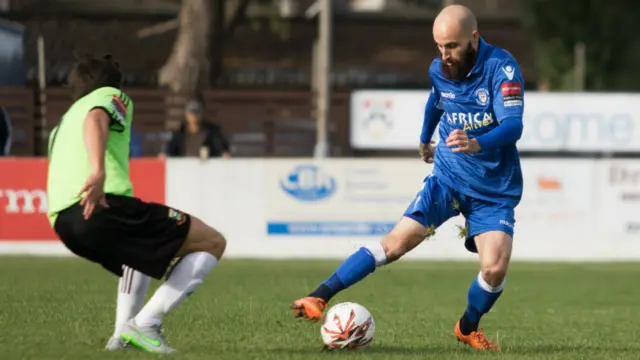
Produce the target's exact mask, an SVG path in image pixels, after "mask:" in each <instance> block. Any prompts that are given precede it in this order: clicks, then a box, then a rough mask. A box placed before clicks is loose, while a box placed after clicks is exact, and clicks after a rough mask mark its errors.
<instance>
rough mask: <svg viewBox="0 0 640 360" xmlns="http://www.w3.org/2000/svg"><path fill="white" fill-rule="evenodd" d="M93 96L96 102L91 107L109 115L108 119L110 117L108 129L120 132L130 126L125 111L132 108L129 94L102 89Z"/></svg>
mask: <svg viewBox="0 0 640 360" xmlns="http://www.w3.org/2000/svg"><path fill="white" fill-rule="evenodd" d="M95 96H96V98H95V99H96V103H95V105H94V107H93V108H94V109H96V108H98V109H102V110H104V111H105V112H106V113H107V115H109V119H111V121H110V123H109V130H110V131H114V132H118V133H121V132H123V131H124V130H125V129H126V128H127V127H130V124H128V122H127V119H128V116H127V113H128V112H129V111H132V110H133V103H132V101H131V99H130V98H129V96H127V95H126V94H125V93H124V92H122V91H119V90H118V91H116V90H115V89H104V90H102V92H101V93H98V94H96V95H95Z"/></svg>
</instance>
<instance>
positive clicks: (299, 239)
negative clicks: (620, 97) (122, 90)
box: [167, 159, 640, 261]
mask: <svg viewBox="0 0 640 360" xmlns="http://www.w3.org/2000/svg"><path fill="white" fill-rule="evenodd" d="M522 166H523V175H524V183H525V190H524V196H523V199H522V202H521V203H520V205H519V206H518V207H517V209H516V224H515V242H514V255H513V258H514V260H540V261H544V260H557V261H607V260H640V241H637V237H638V235H639V234H637V233H635V232H634V231H636V230H633V229H634V228H635V226H637V223H634V216H635V214H637V213H638V211H636V210H635V208H636V207H637V205H635V203H634V202H633V201H629V199H640V187H638V184H636V181H640V161H624V162H610V161H602V160H600V161H598V160H523V161H522ZM430 170H431V168H430V166H428V165H426V164H423V163H421V162H420V161H418V160H411V159H368V160H360V159H357V160H356V159H341V160H338V159H336V160H333V159H331V160H325V161H315V160H313V159H296V160H242V159H234V160H231V161H225V160H213V161H207V162H204V163H203V162H200V161H198V160H169V161H168V163H167V203H168V204H170V205H172V206H175V207H178V208H180V209H183V210H185V211H188V212H191V213H193V214H194V215H196V216H198V217H200V218H201V219H203V220H204V221H205V222H207V223H209V224H211V225H212V226H214V227H216V228H218V229H219V230H220V231H221V232H222V233H223V234H225V236H226V237H227V238H228V248H227V255H228V256H231V257H250V258H344V257H345V256H348V255H349V254H351V253H352V252H353V251H354V250H356V249H357V248H358V247H360V246H362V245H366V244H371V243H374V242H377V241H379V239H380V238H381V237H382V236H383V235H384V234H386V233H387V232H388V231H389V230H390V229H391V227H392V226H393V224H395V222H396V221H397V220H398V219H399V218H400V217H401V216H402V214H403V212H404V211H405V209H406V207H407V206H408V205H409V204H410V203H411V201H412V199H413V198H414V196H415V195H416V193H417V191H418V190H419V188H420V186H421V183H422V180H423V179H424V177H425V176H426V175H427V174H428V173H429V172H430ZM634 189H635V190H634ZM634 191H637V192H638V194H637V195H634V194H635V192H634ZM634 196H637V197H635V198H634ZM462 224H464V219H463V218H462V216H459V217H456V218H454V219H451V220H449V221H448V222H446V223H445V224H444V225H442V226H441V227H440V228H439V229H438V230H437V231H436V235H435V236H434V238H432V239H430V240H429V241H427V242H425V244H423V245H421V246H419V247H418V248H416V249H415V250H413V251H412V252H411V253H410V254H409V255H407V258H409V259H442V260H445V259H454V260H455V259H461V260H465V259H474V258H475V255H473V254H470V253H468V252H467V251H466V250H465V249H464V246H463V241H462V240H461V239H460V238H459V237H458V228H457V226H458V225H462ZM630 228H631V229H632V231H630V230H629V229H630Z"/></svg>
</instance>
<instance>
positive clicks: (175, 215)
mask: <svg viewBox="0 0 640 360" xmlns="http://www.w3.org/2000/svg"><path fill="white" fill-rule="evenodd" d="M169 219H173V220H175V221H176V223H178V225H181V224H183V223H184V222H185V221H187V217H186V216H185V215H184V214H183V213H181V212H180V211H178V210H174V209H169Z"/></svg>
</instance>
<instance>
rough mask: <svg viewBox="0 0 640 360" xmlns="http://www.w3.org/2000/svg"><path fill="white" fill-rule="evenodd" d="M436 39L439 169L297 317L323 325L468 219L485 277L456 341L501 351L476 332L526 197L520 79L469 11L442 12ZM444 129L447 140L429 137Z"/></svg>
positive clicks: (431, 124) (302, 302) (497, 285)
mask: <svg viewBox="0 0 640 360" xmlns="http://www.w3.org/2000/svg"><path fill="white" fill-rule="evenodd" d="M433 37H434V40H435V42H436V44H437V47H438V49H439V51H440V54H441V57H440V58H437V59H435V60H434V61H433V63H432V64H431V67H430V69H429V75H430V77H431V80H432V84H433V88H432V90H431V94H430V96H429V99H428V101H427V105H426V109H425V114H424V124H423V129H422V134H421V137H420V141H421V145H420V155H421V157H422V159H423V160H424V161H426V162H427V163H432V162H434V161H435V165H434V169H433V173H432V174H430V175H429V176H427V177H426V179H425V180H424V183H423V187H422V189H421V190H420V191H419V192H418V194H417V195H416V197H415V199H414V200H413V201H412V203H411V204H410V205H409V207H408V208H407V210H406V212H405V213H404V216H403V217H402V218H401V220H400V221H399V222H398V223H397V224H396V226H395V227H394V229H393V230H392V231H391V232H390V233H389V234H388V235H386V236H385V237H384V238H383V239H382V241H381V242H380V243H379V244H376V245H373V246H366V247H362V248H360V249H359V250H358V251H356V252H355V253H354V254H353V255H351V256H350V257H349V258H347V260H345V262H344V263H342V265H340V267H339V268H338V269H337V270H336V271H335V272H334V273H333V275H331V277H329V278H328V279H327V280H326V281H325V282H323V283H322V284H320V286H319V287H318V288H317V289H316V290H315V291H313V292H312V293H310V294H309V295H308V296H306V297H304V298H301V299H299V300H296V301H295V302H294V304H293V305H292V306H291V308H292V309H293V311H294V314H295V315H296V316H297V317H306V318H308V319H309V320H312V321H318V320H320V319H322V314H323V311H324V310H325V309H326V307H327V303H328V302H329V300H330V299H331V298H332V297H333V296H334V295H336V294H337V293H338V292H340V291H342V290H344V289H346V288H348V287H350V286H351V285H353V284H355V283H357V282H358V281H360V280H362V279H364V278H365V277H366V276H367V275H368V274H370V273H372V272H373V271H374V270H375V269H376V267H378V266H382V265H385V264H389V263H391V262H393V261H395V260H398V259H399V258H400V257H401V256H403V255H404V254H406V253H407V252H408V251H410V250H412V249H413V248H415V247H416V246H417V245H419V244H420V243H421V242H422V241H423V240H424V239H425V238H427V237H428V236H429V235H430V234H432V233H433V230H434V229H437V228H438V227H439V226H440V225H442V224H443V223H444V222H445V221H447V220H448V219H450V218H452V217H454V216H457V215H459V214H462V215H463V216H464V218H465V219H466V230H467V233H466V239H465V247H466V248H467V250H469V251H471V252H474V253H478V255H479V259H480V269H481V270H480V273H479V274H478V275H477V276H476V277H475V278H474V280H473V282H472V283H471V286H470V287H469V292H468V296H467V300H468V303H467V308H466V309H465V311H464V313H463V315H462V317H461V318H460V320H459V321H458V322H457V323H456V325H455V328H454V335H455V336H456V337H457V338H458V340H459V341H461V342H463V343H465V344H467V345H469V346H471V347H472V348H475V349H478V350H499V349H500V348H499V346H498V345H496V344H494V343H493V342H492V341H490V340H488V339H487V338H486V337H485V335H484V333H483V331H482V329H480V328H479V327H478V324H479V322H480V318H481V317H482V316H483V315H484V314H486V313H487V312H489V310H490V309H491V308H492V307H493V305H494V304H495V302H496V300H498V298H499V297H500V295H501V294H502V291H503V288H504V285H505V278H506V274H507V269H508V266H509V261H510V258H511V250H512V242H513V226H514V223H515V219H514V209H515V207H516V206H517V205H518V203H519V202H520V199H521V196H522V187H523V184H522V173H521V169H520V160H519V156H518V151H517V149H516V142H517V141H518V140H519V139H520V136H521V135H522V115H523V110H524V99H523V87H524V84H523V78H522V75H521V73H520V70H519V66H518V63H517V62H516V60H515V59H514V58H513V56H511V54H509V53H508V52H507V51H505V50H503V49H500V48H498V47H495V46H492V45H490V44H488V43H486V42H485V41H484V40H483V39H482V38H481V37H480V35H479V33H478V30H477V22H476V19H475V17H474V15H473V14H472V13H471V11H470V10H469V9H467V8H466V7H463V6H460V5H451V6H448V7H446V8H444V9H443V10H442V11H441V12H440V14H439V15H438V16H437V18H436V19H435V21H434V25H433ZM438 124H440V128H439V134H440V138H441V139H442V141H440V142H439V143H438V145H437V146H436V147H435V149H434V146H433V145H432V142H431V138H432V135H433V133H434V132H435V129H436V126H437V125H438Z"/></svg>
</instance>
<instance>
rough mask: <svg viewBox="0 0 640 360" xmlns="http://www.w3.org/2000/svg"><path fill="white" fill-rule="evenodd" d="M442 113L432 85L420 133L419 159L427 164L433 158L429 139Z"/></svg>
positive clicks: (438, 96) (436, 93) (438, 97)
mask: <svg viewBox="0 0 640 360" xmlns="http://www.w3.org/2000/svg"><path fill="white" fill-rule="evenodd" d="M432 67H433V64H432ZM430 75H431V74H430ZM433 79H434V77H433V76H431V80H432V82H433ZM443 112H444V110H443V109H442V106H441V104H440V94H439V93H438V91H437V90H436V87H435V84H434V85H433V86H432V87H431V93H430V94H429V98H428V99H427V104H426V105H425V108H424V118H423V121H422V132H421V133H420V157H421V158H422V160H423V161H425V162H426V163H429V164H430V163H432V162H433V156H434V154H433V152H434V148H433V144H432V143H431V138H432V137H433V133H434V132H435V131H436V127H438V123H439V122H440V118H441V117H442V113H443Z"/></svg>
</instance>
